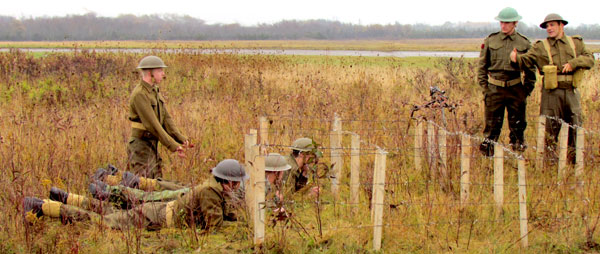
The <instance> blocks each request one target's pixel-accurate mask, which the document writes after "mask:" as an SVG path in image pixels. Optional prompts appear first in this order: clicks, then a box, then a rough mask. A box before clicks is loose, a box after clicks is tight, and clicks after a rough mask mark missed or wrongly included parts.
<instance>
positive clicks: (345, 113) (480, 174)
mask: <svg viewBox="0 0 600 254" xmlns="http://www.w3.org/2000/svg"><path fill="white" fill-rule="evenodd" d="M161 57H163V59H164V60H165V61H166V62H167V64H168V65H169V66H170V67H169V69H167V75H168V79H167V80H166V83H165V84H164V85H163V86H162V89H161V91H163V92H164V93H165V95H166V97H167V103H168V107H169V110H170V112H171V114H172V115H174V117H175V121H176V123H177V124H178V126H180V128H181V129H182V130H183V131H184V133H186V134H187V135H188V136H190V137H191V138H192V141H193V142H194V143H195V144H197V146H196V148H195V149H193V150H190V151H188V157H187V158H185V159H178V158H177V157H176V156H174V155H173V154H170V153H168V152H167V151H166V150H164V149H163V150H162V151H161V152H162V155H163V157H164V159H165V164H166V171H165V177H166V178H171V179H174V180H178V181H182V182H187V183H190V184H194V183H200V182H202V180H203V179H205V178H206V177H208V175H209V171H208V170H209V169H210V168H212V167H213V166H214V165H215V164H216V162H218V161H220V160H221V159H224V158H236V159H239V160H243V156H244V155H243V143H242V142H243V135H244V133H247V132H248V130H249V129H250V128H256V127H258V125H257V119H258V116H261V115H271V117H270V119H271V120H273V123H272V125H271V131H272V132H271V133H270V137H271V139H272V140H271V142H272V143H274V144H281V145H287V144H290V142H291V141H292V140H293V139H295V138H297V137H300V136H309V137H313V138H314V139H315V140H317V141H319V142H321V143H322V144H324V146H328V144H329V136H328V132H327V131H328V130H329V129H330V128H331V126H330V119H332V118H333V114H334V113H336V112H337V113H338V114H340V115H341V117H342V119H344V120H357V119H362V120H369V121H350V122H344V123H343V127H344V129H345V130H351V131H355V132H357V133H358V134H360V135H361V137H362V139H363V141H364V142H365V143H364V144H363V145H362V147H363V148H373V147H374V146H373V145H378V146H381V147H384V148H387V149H388V151H389V152H390V154H389V155H388V163H387V180H386V181H387V182H388V183H390V184H389V185H388V186H386V193H387V194H386V197H385V199H386V209H385V218H384V221H385V223H386V224H389V226H387V227H385V228H384V238H383V248H384V249H385V250H386V251H387V252H416V253H431V252H452V251H459V252H468V253H480V252H490V251H492V252H499V253H514V252H523V251H526V252H532V253H539V252H558V253H573V252H585V251H590V249H589V248H588V247H586V246H587V245H585V244H586V243H588V245H589V243H592V242H594V241H595V242H598V234H597V233H596V234H590V233H589V232H591V230H589V229H588V228H591V227H593V226H594V225H595V223H596V222H597V216H598V208H599V207H600V206H599V204H598V203H597V201H596V198H595V197H596V196H597V195H598V190H597V187H598V183H597V182H596V181H595V179H598V177H599V173H598V171H597V170H595V165H598V163H599V162H598V159H599V158H600V157H599V153H598V149H597V147H598V135H596V134H589V135H588V138H589V139H588V140H587V141H586V148H587V149H588V150H587V152H586V163H587V166H586V180H588V181H590V182H589V183H588V184H586V187H585V191H586V192H585V194H586V195H587V197H588V198H589V201H587V202H583V201H582V198H581V197H582V196H581V195H580V194H578V193H576V192H574V191H572V190H571V189H570V187H571V186H572V185H560V186H557V185H553V183H555V182H556V180H555V175H556V173H555V172H554V171H555V170H552V168H546V169H545V170H536V169H534V168H532V167H531V165H532V163H533V162H528V165H529V166H530V167H529V169H528V180H529V181H530V182H529V183H530V184H540V185H539V186H536V185H532V186H528V196H529V201H530V203H529V216H530V219H531V220H532V221H531V222H530V230H531V233H530V235H529V242H530V246H531V247H530V248H529V249H527V250H525V249H521V248H520V243H519V242H518V239H519V233H518V232H519V229H518V217H517V216H518V205H517V204H516V202H517V200H518V199H517V194H516V170H513V168H514V165H513V162H512V161H509V162H507V163H506V168H507V170H506V178H505V179H506V180H505V181H506V182H507V183H510V184H513V185H512V186H507V187H505V189H506V192H505V193H506V203H507V204H506V206H505V208H504V212H503V213H502V214H499V213H498V212H497V211H496V210H495V209H494V205H493V197H492V186H491V185H489V183H491V174H492V169H491V165H492V164H491V162H490V161H489V160H487V159H484V158H482V157H480V156H479V154H477V153H473V162H472V171H473V172H472V176H471V178H472V181H473V182H475V183H480V185H474V186H473V189H472V192H471V193H472V199H471V201H472V203H473V205H472V206H470V207H469V208H467V209H465V210H460V209H459V206H458V205H456V203H457V202H458V199H457V195H458V177H459V173H458V165H459V160H458V158H459V151H460V150H459V149H458V148H456V147H454V148H451V149H449V155H450V156H449V157H450V158H451V160H450V162H449V165H450V167H449V169H450V171H451V172H450V179H449V180H450V183H452V184H453V185H452V186H453V187H452V189H451V190H447V191H443V190H442V188H441V185H442V183H444V182H445V183H446V184H447V181H445V180H448V179H440V178H438V177H435V175H430V174H429V173H428V172H429V171H428V170H416V169H414V165H413V162H412V145H413V144H412V141H413V139H412V136H411V134H412V130H410V131H409V132H408V133H407V132H406V130H407V125H408V122H409V121H408V118H409V115H410V109H411V106H412V105H413V104H422V103H423V102H424V101H426V100H428V89H429V86H432V85H436V86H439V87H440V88H442V89H444V90H446V91H447V92H448V95H449V97H450V98H451V99H453V100H454V101H460V102H461V103H462V106H461V107H460V108H459V109H458V111H457V113H456V115H453V114H448V113H447V115H448V116H449V121H448V129H449V130H450V131H457V130H462V131H468V132H470V133H472V134H474V135H480V133H481V128H482V124H483V119H482V116H483V108H482V96H481V95H480V91H479V90H478V89H479V88H478V87H477V85H476V83H475V81H474V62H473V60H465V59H453V60H449V59H429V61H430V65H429V67H422V66H421V67H415V66H410V65H403V64H399V62H402V61H411V59H406V60H398V59H392V58H390V59H383V60H378V64H364V63H363V60H364V58H348V57H345V58H336V57H321V58H318V59H316V60H314V59H313V61H296V60H294V58H291V57H278V56H235V55H185V54H170V55H161ZM140 58H141V56H140V55H132V54H109V53H102V54H95V53H87V52H84V53H73V54H50V55H48V56H45V57H42V58H35V57H33V56H31V55H27V54H23V53H18V52H9V53H0V80H1V82H0V135H1V136H2V137H3V141H2V142H3V143H1V144H0V158H1V160H0V176H1V177H0V187H1V189H0V190H1V191H0V200H2V203H3V204H4V205H3V206H2V207H1V208H0V213H1V214H3V215H4V216H3V218H4V219H3V220H2V223H0V252H3V253H11V252H16V253H32V252H41V253H46V252H59V253H65V252H70V253H77V252H82V253H113V252H143V253H153V252H171V253H187V252H190V251H193V250H200V251H203V252H209V253H210V252H215V253H220V252H223V251H225V252H237V251H241V252H251V251H252V250H250V249H249V248H250V247H251V241H250V240H249V239H251V236H249V235H248V233H247V232H248V229H247V227H245V226H244V224H243V223H237V224H232V225H230V226H227V227H226V228H224V229H223V231H222V232H223V233H222V234H215V235H208V236H202V237H200V238H199V239H198V241H196V240H195V239H194V237H193V233H192V232H190V231H191V230H176V229H165V230H162V231H159V232H146V231H135V230H133V231H127V232H120V231H112V230H109V229H105V228H103V227H102V226H100V225H95V224H93V223H80V224H75V225H61V224H60V222H59V221H55V220H49V219H43V220H41V221H40V222H39V223H37V224H36V225H34V226H33V227H29V226H26V225H24V224H23V223H22V222H23V217H22V214H21V208H20V202H21V199H22V197H24V196H38V197H46V196H47V195H48V189H49V186H50V185H58V186H60V187H64V188H66V189H68V190H69V191H74V192H78V193H85V191H86V188H87V183H88V175H90V174H91V173H92V172H93V171H94V170H95V169H96V168H97V167H100V166H104V165H105V164H106V163H113V164H115V165H117V167H120V168H124V166H125V157H126V155H125V154H126V152H125V143H126V141H127V138H128V135H129V127H128V122H127V120H126V113H127V112H126V108H127V107H126V106H127V100H128V96H129V92H130V91H131V89H132V88H133V86H134V85H135V84H136V83H137V82H138V75H137V73H136V72H135V70H134V66H135V65H136V62H137V61H138V59H140ZM598 70H599V69H598V66H596V67H595V68H594V69H593V70H592V71H590V72H589V75H588V82H587V86H586V87H584V88H582V89H581V94H582V106H583V109H584V112H585V114H586V120H585V122H586V124H585V126H586V127H587V128H589V129H591V130H598V129H599V128H598V126H597V125H596V123H597V122H598V120H599V119H600V115H599V113H598V112H599V111H598V108H599V102H598V98H600V97H599V96H600V93H599V91H598V88H596V87H595V84H597V83H598V81H599V79H600V74H599V72H598ZM538 109H539V91H538V90H536V92H535V94H534V96H532V97H531V98H530V99H529V105H528V109H527V110H528V112H527V113H528V116H529V118H528V121H529V128H528V129H527V132H526V135H527V143H528V144H529V145H530V147H531V146H534V144H535V142H534V134H535V133H534V127H535V124H534V122H533V121H534V116H537V114H538ZM417 114H419V115H420V116H426V117H428V118H429V119H434V120H439V116H438V114H437V113H435V112H418V113H417ZM281 115H295V116H301V117H300V118H296V119H294V120H293V121H291V120H290V119H286V118H282V117H278V116H281ZM371 120H373V121H371ZM381 120H383V121H381ZM413 126H414V125H413ZM375 129H377V130H375ZM502 138H503V139H502V140H503V141H504V142H507V134H506V128H505V132H504V133H503V137H502ZM456 141H457V140H456V137H451V138H450V140H449V145H455V144H456ZM348 142H349V141H348V140H346V141H345V144H346V143H348ZM348 144H349V143H348ZM270 150H271V151H277V152H280V153H284V154H287V153H289V150H287V149H285V148H272V149H270ZM326 152H327V151H326ZM345 153H346V154H349V151H346V152H345ZM533 153H534V151H533V150H530V151H528V153H527V156H528V157H530V158H531V157H532V156H533ZM372 157H373V155H372V151H371V150H366V151H365V152H364V154H363V156H362V161H361V166H362V168H363V169H364V170H362V171H361V182H362V183H365V184H364V185H363V188H362V191H363V193H362V194H361V195H362V196H361V204H360V206H359V207H360V209H359V214H357V215H352V214H351V213H350V212H349V211H350V208H351V205H347V204H343V202H348V200H347V197H348V196H349V191H348V186H347V183H348V181H349V177H348V176H347V175H344V177H343V178H342V180H341V181H342V183H344V185H343V186H342V192H341V197H342V200H339V201H340V202H342V203H341V204H340V203H337V204H335V205H334V204H333V199H332V197H331V196H330V195H329V194H328V193H326V194H325V196H324V197H323V200H324V201H326V203H324V204H323V207H322V208H323V213H322V218H323V228H324V232H323V236H322V237H321V236H319V233H318V230H317V228H318V227H317V224H316V219H315V217H316V210H315V209H316V208H315V206H314V204H313V203H312V202H311V200H310V199H309V198H306V197H304V198H297V199H296V200H295V201H296V203H295V204H294V205H290V208H289V209H290V211H292V212H293V214H294V218H295V219H296V221H297V222H298V223H296V224H289V225H294V226H290V227H289V228H284V229H282V228H281V223H280V224H278V226H276V227H268V230H267V239H266V243H265V251H267V252H294V253H299V252H327V253H339V252H355V253H362V252H369V251H370V249H371V246H372V243H371V238H372V233H371V232H372V231H371V230H370V228H369V227H359V226H360V225H369V224H370V219H369V218H370V212H369V210H368V209H369V208H368V206H369V205H368V202H369V201H368V200H369V195H368V194H369V193H370V187H369V185H368V183H369V182H370V181H371V175H372V173H371V172H370V169H371V168H372V163H373V158H372ZM348 164H349V163H348ZM348 164H346V167H347V166H348ZM568 180H569V181H570V182H572V181H573V179H572V174H570V178H569V179H568ZM325 189H327V188H325ZM584 215H585V216H587V217H585V218H586V219H582V216H584ZM557 218H563V219H557ZM299 225H302V226H303V227H304V228H305V229H306V231H303V230H300V229H299V228H298V226H299ZM282 233H285V236H286V237H285V238H282V237H281V234H282ZM590 235H591V236H592V237H591V239H589V240H590V241H588V239H587V238H586V236H590ZM136 239H137V240H138V242H139V243H140V244H139V245H136V244H135V242H136ZM591 251H593V249H592V250H591Z"/></svg>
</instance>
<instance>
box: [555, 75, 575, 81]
mask: <svg viewBox="0 0 600 254" xmlns="http://www.w3.org/2000/svg"><path fill="white" fill-rule="evenodd" d="M556 80H557V81H558V82H573V75H558V76H557V77H556Z"/></svg>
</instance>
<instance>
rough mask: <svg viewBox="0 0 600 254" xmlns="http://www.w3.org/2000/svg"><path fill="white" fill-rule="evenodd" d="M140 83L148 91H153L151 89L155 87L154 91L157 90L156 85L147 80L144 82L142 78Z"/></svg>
mask: <svg viewBox="0 0 600 254" xmlns="http://www.w3.org/2000/svg"><path fill="white" fill-rule="evenodd" d="M140 84H142V86H143V87H144V88H145V89H146V90H148V92H150V91H153V90H155V89H156V91H157V92H158V86H155V85H151V84H150V83H148V82H146V81H144V80H142V81H141V82H140Z"/></svg>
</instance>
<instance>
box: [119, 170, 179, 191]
mask: <svg viewBox="0 0 600 254" xmlns="http://www.w3.org/2000/svg"><path fill="white" fill-rule="evenodd" d="M120 184H121V185H123V186H125V187H130V188H137V189H142V190H144V191H161V190H178V189H183V188H186V186H184V185H181V184H179V183H176V182H174V181H167V180H164V179H162V178H158V179H152V178H147V177H142V176H137V175H135V174H133V173H131V172H124V173H123V176H122V180H121V182H120ZM110 185H118V184H110Z"/></svg>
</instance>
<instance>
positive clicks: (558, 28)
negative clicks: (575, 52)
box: [546, 21, 565, 38]
mask: <svg viewBox="0 0 600 254" xmlns="http://www.w3.org/2000/svg"><path fill="white" fill-rule="evenodd" d="M564 27H565V25H564V24H563V23H562V22H558V21H550V22H548V23H546V33H548V37H550V38H556V37H558V36H560V35H562V34H563V29H564Z"/></svg>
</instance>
